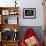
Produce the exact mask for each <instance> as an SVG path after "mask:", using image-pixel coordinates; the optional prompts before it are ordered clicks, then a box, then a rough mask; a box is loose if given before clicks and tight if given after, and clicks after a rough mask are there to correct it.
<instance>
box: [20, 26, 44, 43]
mask: <svg viewBox="0 0 46 46" xmlns="http://www.w3.org/2000/svg"><path fill="white" fill-rule="evenodd" d="M28 28H32V29H33V31H34V32H35V33H36V34H37V37H38V39H39V41H40V42H41V43H43V37H44V36H43V31H42V27H41V26H21V28H20V31H19V39H20V42H21V40H22V38H23V36H24V33H25V32H26V31H27V29H28Z"/></svg>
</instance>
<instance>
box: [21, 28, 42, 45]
mask: <svg viewBox="0 0 46 46" xmlns="http://www.w3.org/2000/svg"><path fill="white" fill-rule="evenodd" d="M32 36H34V37H35V38H36V39H37V35H36V33H35V32H34V31H33V30H32V28H28V29H27V30H26V32H25V34H24V37H23V38H22V42H21V46H27V45H26V43H25V40H26V39H28V38H30V37H32ZM37 41H38V40H37ZM35 46H41V44H40V42H39V41H38V42H37V44H36V45H35Z"/></svg>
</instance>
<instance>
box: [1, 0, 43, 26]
mask: <svg viewBox="0 0 46 46" xmlns="http://www.w3.org/2000/svg"><path fill="white" fill-rule="evenodd" d="M14 1H15V0H9V1H8V0H0V6H2V7H4V6H5V7H7V6H15V3H14ZM17 2H18V6H19V7H20V8H19V15H20V16H19V24H20V25H21V26H43V6H42V0H17ZM23 8H36V19H23Z"/></svg>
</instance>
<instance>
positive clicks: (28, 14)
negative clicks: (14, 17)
mask: <svg viewBox="0 0 46 46" xmlns="http://www.w3.org/2000/svg"><path fill="white" fill-rule="evenodd" d="M23 18H25V19H35V18H36V8H24V9H23Z"/></svg>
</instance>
